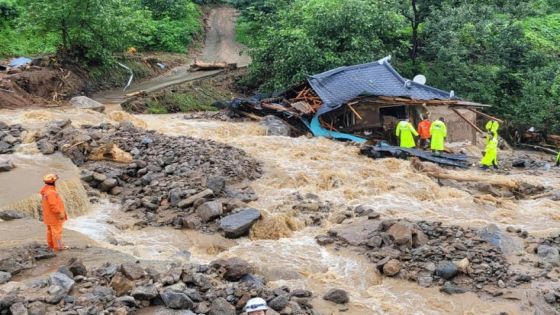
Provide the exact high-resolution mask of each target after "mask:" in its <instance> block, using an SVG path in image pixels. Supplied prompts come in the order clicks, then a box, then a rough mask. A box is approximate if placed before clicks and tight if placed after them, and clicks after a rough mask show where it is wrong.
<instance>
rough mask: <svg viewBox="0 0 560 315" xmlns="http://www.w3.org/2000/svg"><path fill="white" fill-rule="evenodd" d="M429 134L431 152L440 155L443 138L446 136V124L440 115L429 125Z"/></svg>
mask: <svg viewBox="0 0 560 315" xmlns="http://www.w3.org/2000/svg"><path fill="white" fill-rule="evenodd" d="M430 134H431V135H432V140H431V143H430V149H432V152H433V153H435V154H436V155H440V154H441V151H443V150H444V148H445V138H446V137H447V126H445V120H444V119H443V117H440V118H439V119H437V120H436V121H434V122H433V123H432V125H431V126H430Z"/></svg>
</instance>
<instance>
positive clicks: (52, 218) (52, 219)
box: [41, 174, 68, 252]
mask: <svg viewBox="0 0 560 315" xmlns="http://www.w3.org/2000/svg"><path fill="white" fill-rule="evenodd" d="M57 180H58V175H56V174H48V175H46V176H45V177H44V178H43V181H44V182H45V186H43V188H42V189H41V197H42V201H41V206H42V207H43V222H44V223H45V225H46V226H47V244H48V246H49V248H50V249H52V250H54V251H55V252H56V251H60V250H63V249H64V244H63V243H62V225H63V224H64V221H66V220H68V216H67V215H66V211H65V210H64V202H63V201H62V198H60V195H59V194H58V192H57V191H56V181H57Z"/></svg>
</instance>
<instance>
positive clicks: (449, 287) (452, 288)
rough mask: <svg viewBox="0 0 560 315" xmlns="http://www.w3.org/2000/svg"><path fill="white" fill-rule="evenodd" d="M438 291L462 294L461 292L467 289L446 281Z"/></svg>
mask: <svg viewBox="0 0 560 315" xmlns="http://www.w3.org/2000/svg"><path fill="white" fill-rule="evenodd" d="M439 291H440V292H443V293H446V294H462V293H466V292H468V291H469V290H467V289H465V288H461V287H459V286H457V285H454V284H453V283H451V282H446V283H445V284H444V285H443V286H442V287H441V288H440V289H439Z"/></svg>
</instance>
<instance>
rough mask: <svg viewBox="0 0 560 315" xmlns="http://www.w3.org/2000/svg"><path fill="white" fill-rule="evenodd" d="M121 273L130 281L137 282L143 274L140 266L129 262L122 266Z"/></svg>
mask: <svg viewBox="0 0 560 315" xmlns="http://www.w3.org/2000/svg"><path fill="white" fill-rule="evenodd" d="M121 271H122V273H123V274H124V275H125V276H126V277H127V278H129V279H130V280H138V279H140V278H142V277H143V276H144V274H145V272H144V269H142V267H141V266H140V265H138V264H135V263H130V262H127V263H124V264H122V265H121Z"/></svg>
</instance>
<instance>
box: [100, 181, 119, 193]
mask: <svg viewBox="0 0 560 315" xmlns="http://www.w3.org/2000/svg"><path fill="white" fill-rule="evenodd" d="M117 185H118V182H117V180H116V179H114V178H107V179H106V180H104V181H103V182H101V184H99V190H101V191H103V192H108V191H109V190H111V189H112V188H113V187H116V186H117Z"/></svg>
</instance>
